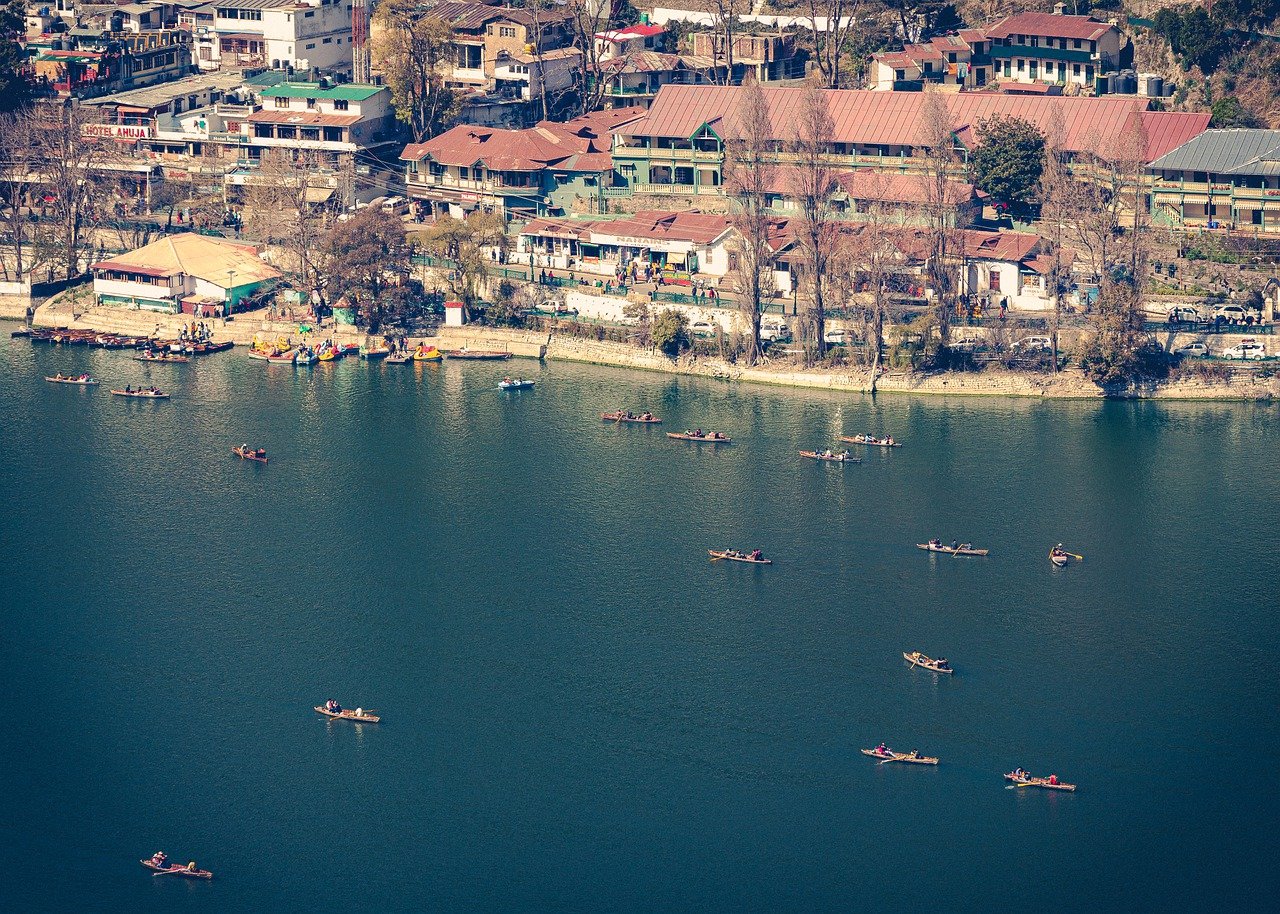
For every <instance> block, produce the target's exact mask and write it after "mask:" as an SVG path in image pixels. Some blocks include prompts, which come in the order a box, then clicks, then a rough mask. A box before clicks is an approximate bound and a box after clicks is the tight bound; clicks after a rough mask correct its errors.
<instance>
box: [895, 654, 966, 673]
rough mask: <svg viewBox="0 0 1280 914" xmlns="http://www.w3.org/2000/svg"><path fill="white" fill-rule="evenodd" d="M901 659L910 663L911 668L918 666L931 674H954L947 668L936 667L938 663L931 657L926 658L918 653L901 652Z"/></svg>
mask: <svg viewBox="0 0 1280 914" xmlns="http://www.w3.org/2000/svg"><path fill="white" fill-rule="evenodd" d="M902 659H903V660H908V661H910V662H911V665H912V666H918V667H921V668H923V669H926V670H929V671H930V672H933V673H954V672H955V670H953V669H952V668H951V667H949V666H938V661H936V660H934V659H933V658H932V657H926V656H925V655H924V654H922V653H920V652H919V651H911V652H910V653H907V652H906V651H903V652H902Z"/></svg>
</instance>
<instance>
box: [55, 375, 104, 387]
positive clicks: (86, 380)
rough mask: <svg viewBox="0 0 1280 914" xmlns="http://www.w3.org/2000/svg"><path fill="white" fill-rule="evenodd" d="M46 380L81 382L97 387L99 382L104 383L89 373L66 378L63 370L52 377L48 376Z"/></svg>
mask: <svg viewBox="0 0 1280 914" xmlns="http://www.w3.org/2000/svg"><path fill="white" fill-rule="evenodd" d="M45 380H46V381H48V382H49V383H50V384H79V385H80V386H81V387H96V386H97V385H98V384H100V383H102V382H101V381H98V380H96V379H94V378H91V377H89V376H88V375H87V374H82V375H79V376H78V377H74V378H70V377H66V378H64V377H63V376H62V373H61V372H59V373H58V374H56V375H54V376H53V377H52V378H49V377H46V378H45Z"/></svg>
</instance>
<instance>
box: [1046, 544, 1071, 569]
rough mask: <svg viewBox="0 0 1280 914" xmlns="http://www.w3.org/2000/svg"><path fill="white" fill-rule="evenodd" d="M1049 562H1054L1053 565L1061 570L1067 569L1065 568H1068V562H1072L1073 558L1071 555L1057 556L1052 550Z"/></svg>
mask: <svg viewBox="0 0 1280 914" xmlns="http://www.w3.org/2000/svg"><path fill="white" fill-rule="evenodd" d="M1049 561H1051V562H1053V564H1055V565H1057V566H1058V567H1059V568H1065V567H1067V562H1069V561H1071V556H1069V555H1055V554H1054V552H1053V550H1052V549H1050V550H1049Z"/></svg>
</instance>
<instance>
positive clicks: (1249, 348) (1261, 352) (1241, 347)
mask: <svg viewBox="0 0 1280 914" xmlns="http://www.w3.org/2000/svg"><path fill="white" fill-rule="evenodd" d="M1222 357H1223V358H1224V359H1265V358H1266V357H1267V346H1266V344H1265V343H1259V342H1258V341H1257V340H1241V341H1240V342H1239V343H1236V345H1234V346H1232V347H1231V348H1230V349H1228V350H1226V351H1225V352H1223V353H1222Z"/></svg>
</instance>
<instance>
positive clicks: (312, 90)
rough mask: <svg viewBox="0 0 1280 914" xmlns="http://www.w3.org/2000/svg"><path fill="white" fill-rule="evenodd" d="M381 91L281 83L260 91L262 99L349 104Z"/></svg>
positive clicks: (355, 85) (357, 86)
mask: <svg viewBox="0 0 1280 914" xmlns="http://www.w3.org/2000/svg"><path fill="white" fill-rule="evenodd" d="M381 91H383V87H382V86H366V85H361V84H359V83H349V84H348V85H345V86H334V87H333V88H332V89H322V88H320V84H319V83H281V84H280V85H278V86H273V87H272V88H270V89H264V90H262V97H263V98H342V99H346V100H347V101H349V102H362V101H364V100H365V99H366V98H370V97H371V96H374V95H377V94H378V93H379V92H381Z"/></svg>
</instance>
